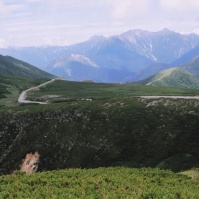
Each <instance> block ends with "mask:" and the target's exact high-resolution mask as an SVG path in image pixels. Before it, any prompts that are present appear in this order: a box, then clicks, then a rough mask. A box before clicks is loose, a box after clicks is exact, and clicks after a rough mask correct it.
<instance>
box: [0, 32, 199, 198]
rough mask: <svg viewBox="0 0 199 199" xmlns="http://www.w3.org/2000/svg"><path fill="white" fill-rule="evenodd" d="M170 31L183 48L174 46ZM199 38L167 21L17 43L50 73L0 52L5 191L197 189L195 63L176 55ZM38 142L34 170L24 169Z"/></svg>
mask: <svg viewBox="0 0 199 199" xmlns="http://www.w3.org/2000/svg"><path fill="white" fill-rule="evenodd" d="M173 37H174V40H175V41H178V40H180V41H179V43H180V47H179V45H177V44H174V45H173V46H174V47H173V46H172V48H171V43H170V42H173V41H174V40H172V38H173ZM165 38H167V39H165ZM168 38H169V39H168ZM170 40H171V41H170ZM135 41H136V42H135ZM165 41H167V42H168V43H167V42H166V43H165ZM156 42H158V46H155V43H156ZM183 42H184V43H183ZM198 42H199V39H198V36H197V35H192V34H190V35H181V34H178V33H175V32H172V31H169V30H167V29H165V30H162V31H159V32H158V33H155V32H154V33H152V32H147V31H141V30H134V31H129V32H127V33H124V34H122V35H119V36H115V37H114V36H113V37H110V38H106V37H98V36H96V37H93V38H91V39H90V40H88V41H86V42H83V43H80V44H77V45H73V46H68V47H46V48H42V47H40V48H36V47H34V48H32V47H29V48H19V49H15V50H17V51H18V53H17V55H18V56H19V55H20V56H22V55H23V56H25V58H26V59H29V58H30V57H31V59H32V61H31V63H33V61H35V60H36V61H38V62H40V63H42V64H43V63H44V62H45V63H46V64H48V66H49V67H47V66H46V67H47V68H48V69H47V68H46V67H44V65H43V69H44V68H45V70H46V71H47V72H44V71H43V69H42V70H41V69H38V68H37V67H35V66H32V65H30V64H28V63H25V62H23V61H21V60H18V59H16V58H12V57H10V56H0V71H1V75H0V174H1V176H0V185H1V186H0V197H2V198H31V197H32V198H37V197H38V198H42V197H43V196H45V197H48V196H49V194H50V195H51V196H53V197H54V196H55V197H57V196H59V197H60V198H74V196H75V197H77V198H85V197H91V198H106V197H107V198H111V197H112V196H114V197H115V198H128V196H129V194H130V193H131V194H132V197H135V198H136V197H138V198H159V196H160V195H161V196H162V197H165V198H197V195H198V189H197V186H198V173H199V172H198V168H199V154H198V151H199V144H198V143H199V139H198V132H199V124H198V120H199V89H198V88H199V80H198V74H199V73H198V66H199V65H198V63H199V62H198V57H197V56H196V57H194V58H192V59H191V60H189V61H188V62H186V63H183V64H182V65H180V66H175V67H173V65H172V62H173V61H174V59H178V58H179V59H180V60H183V59H184V58H183V56H185V55H186V53H188V54H189V52H192V51H194V52H196V50H193V49H194V48H196V49H197V45H198ZM124 44H125V45H124ZM166 44H167V45H166ZM181 45H182V46H183V45H185V46H186V48H185V47H182V46H181ZM161 46H164V47H165V49H167V50H169V51H171V54H172V56H169V54H168V57H166V56H163V54H162V53H161V52H160V48H161ZM178 48H179V49H181V51H180V52H181V53H180V52H179V49H178ZM27 49H28V51H27ZM33 49H34V56H33V54H32V52H33V51H32V50H33ZM1 50H2V49H1ZM1 50H0V52H1ZM2 51H4V53H7V52H12V53H13V52H14V51H13V49H9V48H8V49H4V50H2ZM19 52H20V53H19ZM38 52H39V53H40V58H38V54H37V53H38ZM41 52H42V53H41ZM15 53H16V52H15ZM24 53H25V54H24ZM27 53H28V54H27ZM29 53H30V54H29ZM41 55H42V56H41ZM45 56H47V57H45ZM50 59H52V60H50ZM124 60H125V61H124ZM24 61H25V60H24ZM163 61H164V63H160V62H163ZM47 62H48V63H47ZM179 62H182V61H179ZM40 68H42V67H40ZM51 73H53V74H51ZM63 77H64V78H63ZM72 80H73V81H72ZM135 80H136V82H134V81H135ZM137 80H139V81H137ZM37 151H38V153H39V155H40V161H39V166H38V172H37V173H35V174H30V175H27V174H25V173H22V172H20V171H19V169H20V165H21V163H22V159H24V157H25V155H26V154H28V153H31V152H33V153H34V152H37ZM63 176H64V178H63ZM119 182H120V183H119ZM187 186H189V188H190V189H189V190H186V189H185V187H187ZM19 187H21V188H20V189H19ZM14 190H18V191H14ZM30 190H33V193H32V194H30V192H31V191H30ZM49 190H50V191H49ZM85 190H86V191H85ZM49 197H50V196H49Z"/></svg>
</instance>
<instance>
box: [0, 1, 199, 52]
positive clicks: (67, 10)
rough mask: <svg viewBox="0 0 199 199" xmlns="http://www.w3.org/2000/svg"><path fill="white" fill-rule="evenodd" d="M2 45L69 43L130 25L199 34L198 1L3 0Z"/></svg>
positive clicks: (0, 17) (117, 31)
mask: <svg viewBox="0 0 199 199" xmlns="http://www.w3.org/2000/svg"><path fill="white" fill-rule="evenodd" d="M0 27H1V31H0V48H4V47H10V46H12V47H23V46H47V45H60V46H67V45H71V44H74V43H79V42H82V41H85V40H87V39H89V38H90V37H92V36H94V35H103V36H112V35H118V34H121V33H123V32H126V31H128V30H133V29H143V30H148V31H160V30H162V29H164V28H168V29H170V30H174V31H176V32H179V33H183V34H188V33H196V34H199V1H198V0H0Z"/></svg>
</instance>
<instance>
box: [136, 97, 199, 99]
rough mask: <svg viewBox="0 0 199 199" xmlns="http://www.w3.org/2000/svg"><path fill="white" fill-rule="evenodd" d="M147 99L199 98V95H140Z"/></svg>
mask: <svg viewBox="0 0 199 199" xmlns="http://www.w3.org/2000/svg"><path fill="white" fill-rule="evenodd" d="M139 97H141V98H145V99H159V98H169V99H199V96H139Z"/></svg>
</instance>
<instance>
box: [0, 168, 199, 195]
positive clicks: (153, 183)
mask: <svg viewBox="0 0 199 199" xmlns="http://www.w3.org/2000/svg"><path fill="white" fill-rule="evenodd" d="M198 183H199V181H198V180H191V179H189V178H187V177H186V176H184V175H179V174H174V173H172V172H171V171H162V170H159V169H150V168H142V169H130V168H124V167H115V168H98V169H87V170H85V169H69V170H58V171H51V172H42V173H36V174H32V175H25V174H21V173H18V172H17V173H15V174H13V175H7V176H1V177H0V184H1V186H0V198H16V199H17V198H20V199H22V198H30V199H31V198H59V199H62V198H71V199H74V198H96V199H97V198H107V199H108V198H110V199H112V198H132V199H133V198H135V199H139V198H140V199H146V198H154V199H155V198H164V199H170V198H182V199H187V198H189V199H196V198H198V195H199V189H198Z"/></svg>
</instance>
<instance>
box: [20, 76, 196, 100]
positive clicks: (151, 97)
mask: <svg viewBox="0 0 199 199" xmlns="http://www.w3.org/2000/svg"><path fill="white" fill-rule="evenodd" d="M55 80H56V79H52V80H50V81H48V82H45V83H43V84H40V85H38V86H35V87H31V88H29V89H27V90H25V91H23V92H22V93H21V94H20V96H19V98H18V102H19V103H21V104H22V103H25V104H28V103H31V104H48V103H47V102H38V101H31V100H26V98H27V92H29V91H34V90H38V89H39V88H40V87H43V86H46V85H47V84H50V83H52V82H54V81H55ZM137 97H140V98H144V99H159V98H168V99H199V96H137Z"/></svg>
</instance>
